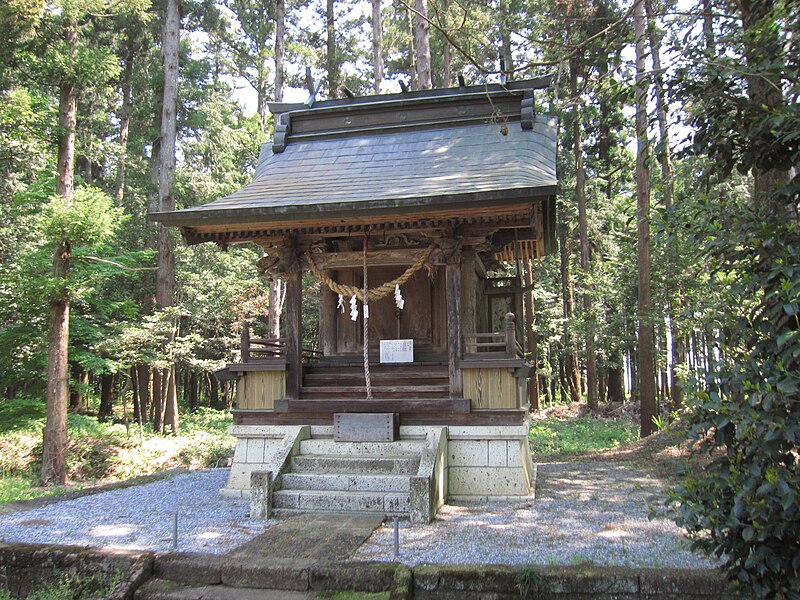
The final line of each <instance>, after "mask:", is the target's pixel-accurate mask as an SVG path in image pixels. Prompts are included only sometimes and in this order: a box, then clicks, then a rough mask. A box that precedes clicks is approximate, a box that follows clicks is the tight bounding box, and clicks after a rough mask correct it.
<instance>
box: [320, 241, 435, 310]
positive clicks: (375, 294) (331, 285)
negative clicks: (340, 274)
mask: <svg viewBox="0 0 800 600" xmlns="http://www.w3.org/2000/svg"><path fill="white" fill-rule="evenodd" d="M435 249H436V247H435V246H429V247H428V248H426V249H425V250H424V251H423V252H422V254H420V255H419V258H418V259H417V260H416V261H415V262H414V264H412V265H411V266H410V267H408V268H407V269H406V270H405V271H404V272H403V274H402V275H400V276H399V277H397V278H396V279H392V280H391V281H387V282H386V283H384V284H383V285H381V286H378V287H376V288H373V289H371V290H369V292H368V294H369V300H373V301H374V300H380V299H381V298H385V297H386V296H388V295H389V294H394V288H395V286H398V285H401V286H402V285H404V284H405V283H407V282H408V280H409V279H411V278H412V277H413V276H414V274H415V273H416V272H417V271H419V270H420V269H421V268H422V267H424V266H426V263H427V262H428V259H429V258H430V257H431V254H433V251H434V250H435ZM306 260H307V261H308V268H309V270H310V271H311V272H312V273H313V274H314V277H316V278H317V279H319V280H320V281H321V282H322V283H324V284H325V285H327V286H328V289H330V290H331V291H332V292H334V293H336V294H341V295H342V296H344V297H345V298H350V297H352V296H355V297H356V298H358V299H359V300H361V302H364V290H362V289H360V288H357V287H355V286H352V285H345V284H343V283H337V282H336V281H334V280H333V279H331V278H330V277H328V276H327V275H325V273H323V272H322V271H321V270H320V269H319V268H318V267H317V265H316V264H315V263H314V259H313V258H312V256H311V253H306ZM364 261H365V262H366V255H365V257H364ZM365 272H366V270H365ZM364 289H366V286H365V287H364Z"/></svg>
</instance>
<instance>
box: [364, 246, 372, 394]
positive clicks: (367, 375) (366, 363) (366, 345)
mask: <svg viewBox="0 0 800 600" xmlns="http://www.w3.org/2000/svg"><path fill="white" fill-rule="evenodd" d="M368 243H369V238H368V237H367V236H366V235H365V236H364V294H363V298H364V343H363V344H362V345H363V346H364V386H365V387H366V390H367V400H372V377H371V375H370V372H369V288H368V287H367V244H368Z"/></svg>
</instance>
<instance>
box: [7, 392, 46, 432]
mask: <svg viewBox="0 0 800 600" xmlns="http://www.w3.org/2000/svg"><path fill="white" fill-rule="evenodd" d="M42 419H44V404H42V401H41V400H40V399H38V398H30V397H25V396H23V397H17V398H14V399H12V400H4V401H2V402H0V434H3V433H6V432H9V431H16V430H19V429H29V428H31V427H32V426H36V425H37V424H40V422H41V421H42Z"/></svg>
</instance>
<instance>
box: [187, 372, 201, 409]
mask: <svg viewBox="0 0 800 600" xmlns="http://www.w3.org/2000/svg"><path fill="white" fill-rule="evenodd" d="M187 387H188V388H189V410H190V411H191V412H197V406H198V404H197V372H196V371H191V372H190V373H189V382H188V386H187Z"/></svg>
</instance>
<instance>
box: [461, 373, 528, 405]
mask: <svg viewBox="0 0 800 600" xmlns="http://www.w3.org/2000/svg"><path fill="white" fill-rule="evenodd" d="M461 372H462V376H463V385H464V397H465V398H470V407H471V408H472V409H473V410H474V409H480V408H517V380H516V378H515V377H514V375H513V373H511V372H510V371H509V369H507V368H499V369H498V368H495V369H462V370H461Z"/></svg>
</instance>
